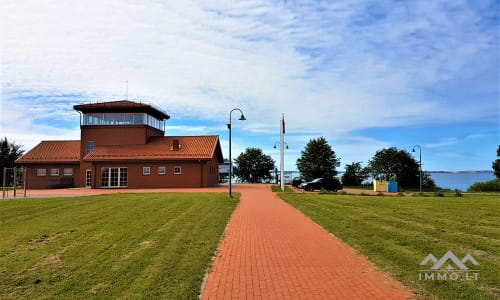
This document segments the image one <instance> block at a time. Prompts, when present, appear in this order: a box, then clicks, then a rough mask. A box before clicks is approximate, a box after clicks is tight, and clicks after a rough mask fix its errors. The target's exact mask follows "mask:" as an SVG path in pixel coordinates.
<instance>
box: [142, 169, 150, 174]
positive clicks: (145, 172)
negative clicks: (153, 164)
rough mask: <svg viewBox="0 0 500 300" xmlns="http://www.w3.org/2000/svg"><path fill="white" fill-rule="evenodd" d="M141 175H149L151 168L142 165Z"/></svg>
mask: <svg viewBox="0 0 500 300" xmlns="http://www.w3.org/2000/svg"><path fill="white" fill-rule="evenodd" d="M142 175H151V168H150V167H143V168H142Z"/></svg>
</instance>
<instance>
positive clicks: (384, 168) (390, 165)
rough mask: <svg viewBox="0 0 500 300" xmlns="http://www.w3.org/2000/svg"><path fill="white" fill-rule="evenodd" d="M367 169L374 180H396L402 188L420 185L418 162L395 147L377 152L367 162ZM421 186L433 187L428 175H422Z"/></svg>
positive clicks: (433, 184)
mask: <svg viewBox="0 0 500 300" xmlns="http://www.w3.org/2000/svg"><path fill="white" fill-rule="evenodd" d="M368 169H369V170H370V174H371V175H372V177H373V178H375V179H379V180H396V181H397V182H398V185H400V186H402V187H410V188H416V187H418V186H419V185H420V183H419V178H418V177H419V176H420V172H419V166H418V162H417V161H416V160H415V159H414V158H413V157H412V156H411V155H410V153H408V151H406V150H398V149H397V148H396V147H391V148H387V149H382V150H379V151H377V152H376V153H375V155H374V156H373V158H372V159H371V160H370V161H369V162H368ZM422 185H423V186H424V187H427V188H433V187H435V183H434V181H433V180H432V178H431V177H430V174H429V173H425V172H423V173H422Z"/></svg>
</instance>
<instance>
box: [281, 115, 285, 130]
mask: <svg viewBox="0 0 500 300" xmlns="http://www.w3.org/2000/svg"><path fill="white" fill-rule="evenodd" d="M281 133H282V134H285V114H283V115H282V116H281Z"/></svg>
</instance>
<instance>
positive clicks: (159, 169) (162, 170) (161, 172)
mask: <svg viewBox="0 0 500 300" xmlns="http://www.w3.org/2000/svg"><path fill="white" fill-rule="evenodd" d="M166 173H167V168H165V167H158V174H160V175H165V174H166Z"/></svg>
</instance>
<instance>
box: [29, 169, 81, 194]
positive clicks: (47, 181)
mask: <svg viewBox="0 0 500 300" xmlns="http://www.w3.org/2000/svg"><path fill="white" fill-rule="evenodd" d="M25 167H26V168H27V171H26V188H27V189H47V188H51V186H53V185H55V184H57V183H64V182H67V181H68V180H69V179H71V180H72V181H73V184H72V187H75V186H80V166H79V165H71V164H61V165H50V164H43V165H36V164H34V165H27V166H25ZM38 169H45V176H38V175H37V170H38ZM51 169H58V170H59V175H51ZM64 169H72V175H64Z"/></svg>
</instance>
